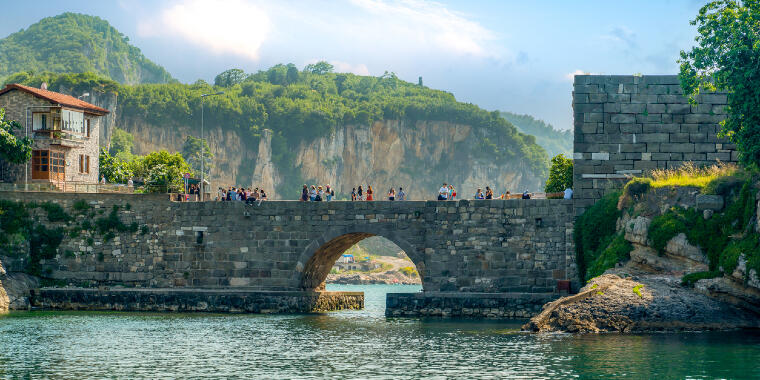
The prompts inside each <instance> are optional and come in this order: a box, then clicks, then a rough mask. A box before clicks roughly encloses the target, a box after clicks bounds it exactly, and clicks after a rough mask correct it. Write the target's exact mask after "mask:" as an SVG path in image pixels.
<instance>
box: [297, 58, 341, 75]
mask: <svg viewBox="0 0 760 380" xmlns="http://www.w3.org/2000/svg"><path fill="white" fill-rule="evenodd" d="M334 68H335V66H333V65H331V64H329V63H328V62H327V61H319V62H317V63H311V64H308V65H306V67H305V68H304V69H303V70H304V71H306V72H308V73H312V74H317V75H322V74H327V73H331V72H333V69H334Z"/></svg>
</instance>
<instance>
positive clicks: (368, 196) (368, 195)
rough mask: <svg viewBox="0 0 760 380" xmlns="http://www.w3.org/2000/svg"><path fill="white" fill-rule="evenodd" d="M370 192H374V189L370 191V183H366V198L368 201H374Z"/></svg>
mask: <svg viewBox="0 0 760 380" xmlns="http://www.w3.org/2000/svg"><path fill="white" fill-rule="evenodd" d="M372 193H374V191H372V185H368V186H367V200H368V201H374V200H375V199H374V198H372Z"/></svg>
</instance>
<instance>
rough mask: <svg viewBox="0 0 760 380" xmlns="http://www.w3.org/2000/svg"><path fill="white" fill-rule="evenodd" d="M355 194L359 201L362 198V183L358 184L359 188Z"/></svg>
mask: <svg viewBox="0 0 760 380" xmlns="http://www.w3.org/2000/svg"><path fill="white" fill-rule="evenodd" d="M357 195H358V196H359V200H360V201H363V200H364V190H362V185H359V190H358V192H357Z"/></svg>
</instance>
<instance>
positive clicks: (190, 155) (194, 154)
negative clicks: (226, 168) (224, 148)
mask: <svg viewBox="0 0 760 380" xmlns="http://www.w3.org/2000/svg"><path fill="white" fill-rule="evenodd" d="M201 151H203V178H208V177H209V174H210V173H211V169H213V166H214V161H213V158H214V153H211V149H210V148H209V146H208V141H207V140H206V139H203V140H201V139H199V138H197V137H193V136H189V135H188V136H187V138H186V139H185V143H184V144H183V145H182V157H184V158H185V161H187V163H188V164H189V165H190V167H191V168H192V173H193V176H195V177H196V178H200V177H201Z"/></svg>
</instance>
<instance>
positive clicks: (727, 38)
mask: <svg viewBox="0 0 760 380" xmlns="http://www.w3.org/2000/svg"><path fill="white" fill-rule="evenodd" d="M691 23H692V25H696V26H697V33H698V35H697V37H696V42H697V46H694V47H693V48H692V49H691V50H690V51H688V52H687V51H682V52H681V59H680V60H679V63H680V64H681V70H680V79H681V86H682V87H683V89H684V92H685V93H686V94H688V95H690V96H691V97H692V100H697V101H698V100H699V97H698V96H697V95H698V94H699V93H700V91H703V90H708V91H716V90H717V91H726V92H728V117H727V118H726V120H724V121H723V124H722V126H723V129H722V133H723V134H724V135H726V136H728V137H729V138H730V139H731V141H732V142H734V143H735V144H736V146H737V149H738V150H739V152H740V155H741V160H742V162H743V163H744V164H745V165H747V166H750V167H755V168H757V167H758V166H759V165H760V164H758V163H760V2H758V1H756V0H719V1H712V2H710V3H708V4H707V5H705V6H703V7H702V8H701V9H700V10H699V14H698V15H697V17H696V19H694V20H693V21H692V22H691Z"/></svg>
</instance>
